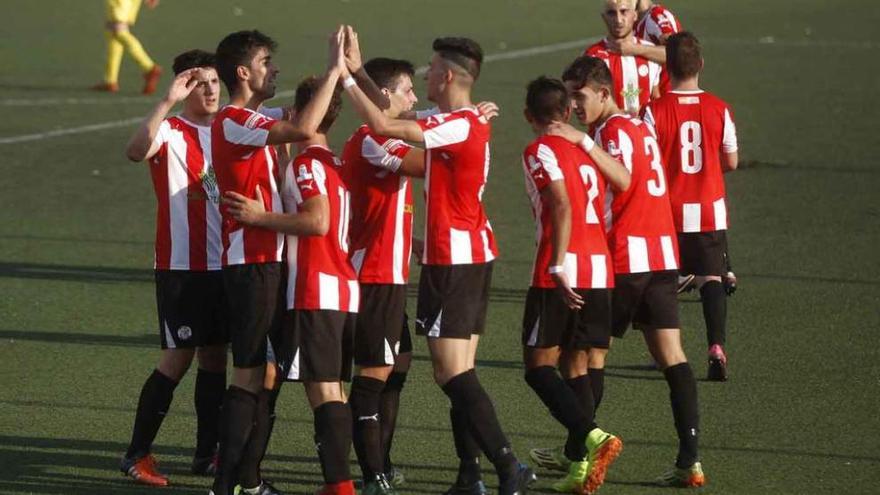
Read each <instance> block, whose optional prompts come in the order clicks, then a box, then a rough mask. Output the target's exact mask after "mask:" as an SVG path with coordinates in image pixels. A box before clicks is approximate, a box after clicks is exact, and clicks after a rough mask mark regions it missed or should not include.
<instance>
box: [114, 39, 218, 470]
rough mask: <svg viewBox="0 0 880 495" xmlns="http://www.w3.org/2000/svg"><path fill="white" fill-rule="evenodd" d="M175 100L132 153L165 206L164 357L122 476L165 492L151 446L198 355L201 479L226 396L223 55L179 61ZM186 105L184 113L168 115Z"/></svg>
mask: <svg viewBox="0 0 880 495" xmlns="http://www.w3.org/2000/svg"><path fill="white" fill-rule="evenodd" d="M173 68H174V73H175V74H176V76H175V78H174V81H173V82H172V83H171V86H170V88H169V89H168V93H167V94H166V95H165V97H164V98H163V99H162V100H161V101H160V102H159V103H158V104H157V105H156V107H155V109H154V110H153V112H152V113H151V114H150V115H149V116H148V117H147V118H146V120H145V121H144V123H143V124H142V125H141V126H140V127H139V128H138V129H137V131H135V133H134V135H132V137H131V140H130V141H129V143H128V146H127V148H126V155H127V156H128V158H129V159H130V160H132V161H146V162H147V163H148V164H149V168H150V176H151V178H152V181H153V186H154V189H155V193H156V199H157V200H158V208H157V215H156V260H155V277H156V300H157V307H158V314H159V335H160V337H161V343H162V355H161V358H160V360H159V364H158V366H156V369H155V370H154V371H153V373H152V374H151V375H150V377H149V378H148V379H147V381H146V383H144V385H143V388H142V389H141V395H140V399H139V401H138V407H137V414H136V416H135V422H134V428H133V431H132V438H131V442H130V444H129V447H128V450H127V452H126V454H125V457H124V458H123V460H122V466H121V469H122V471H123V472H124V473H126V474H127V475H128V476H130V477H132V478H134V479H135V480H136V481H138V482H139V483H144V484H147V485H153V486H165V485H167V484H168V480H167V478H166V477H165V476H164V475H162V474H161V473H159V472H158V471H157V470H156V461H155V459H154V457H153V455H152V454H151V453H150V447H151V445H152V443H153V440H154V439H155V437H156V434H157V433H158V431H159V428H160V426H161V424H162V421H163V419H164V417H165V415H166V413H167V411H168V408H169V406H170V405H171V400H172V396H173V393H174V390H175V388H176V387H177V384H178V383H179V382H180V380H181V378H183V375H184V374H185V373H186V371H187V369H188V368H189V366H190V364H191V363H192V360H193V357H194V356H198V363H199V365H198V366H199V369H198V373H197V375H196V384H195V389H196V390H195V406H196V416H197V419H198V430H197V431H198V433H197V445H196V453H195V457H194V459H193V472H194V473H196V474H210V472H211V470H212V469H213V460H214V456H215V453H216V448H217V441H218V438H217V436H218V421H219V415H220V405H221V402H222V399H223V392H224V390H225V388H226V342H227V335H226V331H225V329H224V325H223V314H222V311H223V301H224V293H223V283H222V278H221V274H220V255H221V251H222V246H221V241H220V212H219V210H218V206H219V193H218V191H217V183H216V181H215V179H214V171H213V169H212V166H211V129H210V125H211V121H212V120H213V118H214V115H215V114H216V113H217V109H218V102H219V99H220V82H219V79H218V77H217V71H216V70H215V68H214V56H213V55H212V54H210V53H207V52H204V51H201V50H191V51H188V52H185V53H182V54H180V55H178V56H177V57H176V58H175V59H174V64H173ZM178 102H183V111H182V112H181V113H180V114H179V115H175V116H171V117H168V113H169V112H170V111H171V109H172V108H173V107H174V105H175V104H176V103H178Z"/></svg>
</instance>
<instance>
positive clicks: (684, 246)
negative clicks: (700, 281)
mask: <svg viewBox="0 0 880 495" xmlns="http://www.w3.org/2000/svg"><path fill="white" fill-rule="evenodd" d="M678 251H679V255H680V258H681V268H680V269H679V271H680V272H681V273H684V274H693V275H700V276H709V275H715V276H718V277H720V276H722V275H724V274H725V273H727V263H726V261H725V256H726V255H727V231H726V230H716V231H714V232H687V233H679V234H678Z"/></svg>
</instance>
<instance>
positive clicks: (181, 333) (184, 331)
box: [177, 325, 193, 340]
mask: <svg viewBox="0 0 880 495" xmlns="http://www.w3.org/2000/svg"><path fill="white" fill-rule="evenodd" d="M192 334H193V332H192V328H190V327H188V326H186V325H183V326H182V327H180V328H178V329H177V338H178V339H180V340H189V338H190V337H192Z"/></svg>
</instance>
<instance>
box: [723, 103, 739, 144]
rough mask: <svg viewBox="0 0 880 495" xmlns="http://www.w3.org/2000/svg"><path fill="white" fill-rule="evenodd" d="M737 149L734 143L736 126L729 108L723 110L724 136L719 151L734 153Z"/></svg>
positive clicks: (735, 142)
mask: <svg viewBox="0 0 880 495" xmlns="http://www.w3.org/2000/svg"><path fill="white" fill-rule="evenodd" d="M737 149H739V146H738V145H737V141H736V124H734V123H733V115H732V114H731V111H730V109H729V108H725V109H724V134H723V137H722V139H721V151H723V152H725V153H734V152H735V151H737Z"/></svg>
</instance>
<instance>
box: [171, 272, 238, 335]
mask: <svg viewBox="0 0 880 495" xmlns="http://www.w3.org/2000/svg"><path fill="white" fill-rule="evenodd" d="M155 275H156V309H157V310H158V314H159V336H160V340H161V342H162V349H192V348H195V347H202V346H209V345H218V344H223V343H226V342H227V341H228V340H227V339H228V334H227V332H226V325H225V322H226V318H225V314H224V312H223V311H224V307H225V304H226V303H225V298H224V295H223V294H224V293H223V277H222V275H221V274H220V271H219V270H216V271H207V272H196V271H189V270H156V274H155Z"/></svg>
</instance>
